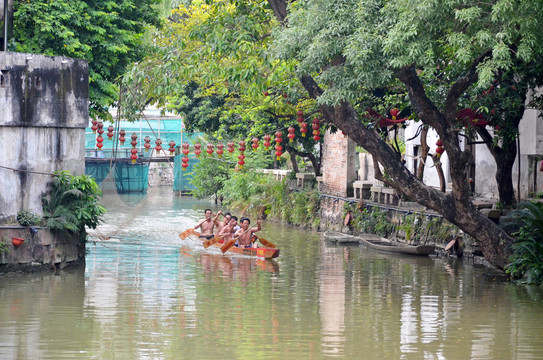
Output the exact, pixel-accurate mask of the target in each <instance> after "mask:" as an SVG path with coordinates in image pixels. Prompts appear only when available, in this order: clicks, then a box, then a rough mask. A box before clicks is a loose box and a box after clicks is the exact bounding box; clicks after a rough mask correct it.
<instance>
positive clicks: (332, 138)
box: [321, 130, 356, 197]
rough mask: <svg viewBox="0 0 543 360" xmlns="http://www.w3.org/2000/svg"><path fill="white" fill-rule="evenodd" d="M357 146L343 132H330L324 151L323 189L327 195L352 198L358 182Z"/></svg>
mask: <svg viewBox="0 0 543 360" xmlns="http://www.w3.org/2000/svg"><path fill="white" fill-rule="evenodd" d="M355 156H356V146H355V144H354V142H353V141H352V140H351V139H349V137H348V136H346V135H343V133H342V132H341V131H336V132H335V133H334V134H332V133H331V132H330V130H328V131H327V132H326V134H325V135H324V146H323V150H322V177H323V179H322V188H321V191H322V192H323V193H325V194H329V195H336V196H342V197H345V196H352V183H353V181H355V180H356V169H355Z"/></svg>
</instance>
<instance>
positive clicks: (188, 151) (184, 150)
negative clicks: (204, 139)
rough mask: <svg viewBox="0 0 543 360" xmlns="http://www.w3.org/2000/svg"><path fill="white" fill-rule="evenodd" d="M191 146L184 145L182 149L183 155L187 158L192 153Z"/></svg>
mask: <svg viewBox="0 0 543 360" xmlns="http://www.w3.org/2000/svg"><path fill="white" fill-rule="evenodd" d="M189 146H190V145H189V144H188V143H183V145H182V147H183V155H185V157H186V156H187V155H188V154H189V153H190V150H189Z"/></svg>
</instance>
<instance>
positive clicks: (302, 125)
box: [300, 122, 307, 137]
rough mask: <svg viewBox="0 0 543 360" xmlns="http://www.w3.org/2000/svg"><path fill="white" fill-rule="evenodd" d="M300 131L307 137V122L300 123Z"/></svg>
mask: <svg viewBox="0 0 543 360" xmlns="http://www.w3.org/2000/svg"><path fill="white" fill-rule="evenodd" d="M300 132H301V133H302V137H305V133H306V132H307V123H305V122H303V123H301V124H300Z"/></svg>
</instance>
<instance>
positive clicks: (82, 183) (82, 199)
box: [42, 171, 106, 232]
mask: <svg viewBox="0 0 543 360" xmlns="http://www.w3.org/2000/svg"><path fill="white" fill-rule="evenodd" d="M101 194H102V192H101V191H100V188H99V187H98V185H97V184H96V182H95V181H94V179H92V178H90V177H88V176H85V175H79V176H72V175H71V174H70V173H69V172H68V171H61V172H57V173H56V176H55V177H54V178H53V181H52V183H51V192H50V193H49V196H48V197H44V198H43V199H42V206H43V215H44V218H45V225H46V226H47V227H49V228H51V229H53V230H59V231H70V232H78V231H83V230H84V228H85V226H88V227H90V228H93V229H94V228H96V226H97V225H98V222H99V218H100V215H102V214H104V213H105V212H106V209H105V208H104V207H103V206H102V205H100V204H99V202H98V198H99V196H100V195H101Z"/></svg>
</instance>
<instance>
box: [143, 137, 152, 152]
mask: <svg viewBox="0 0 543 360" xmlns="http://www.w3.org/2000/svg"><path fill="white" fill-rule="evenodd" d="M143 141H144V144H143V146H144V147H145V152H149V149H150V148H151V138H150V137H149V136H146V137H145V138H144V139H143Z"/></svg>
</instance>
